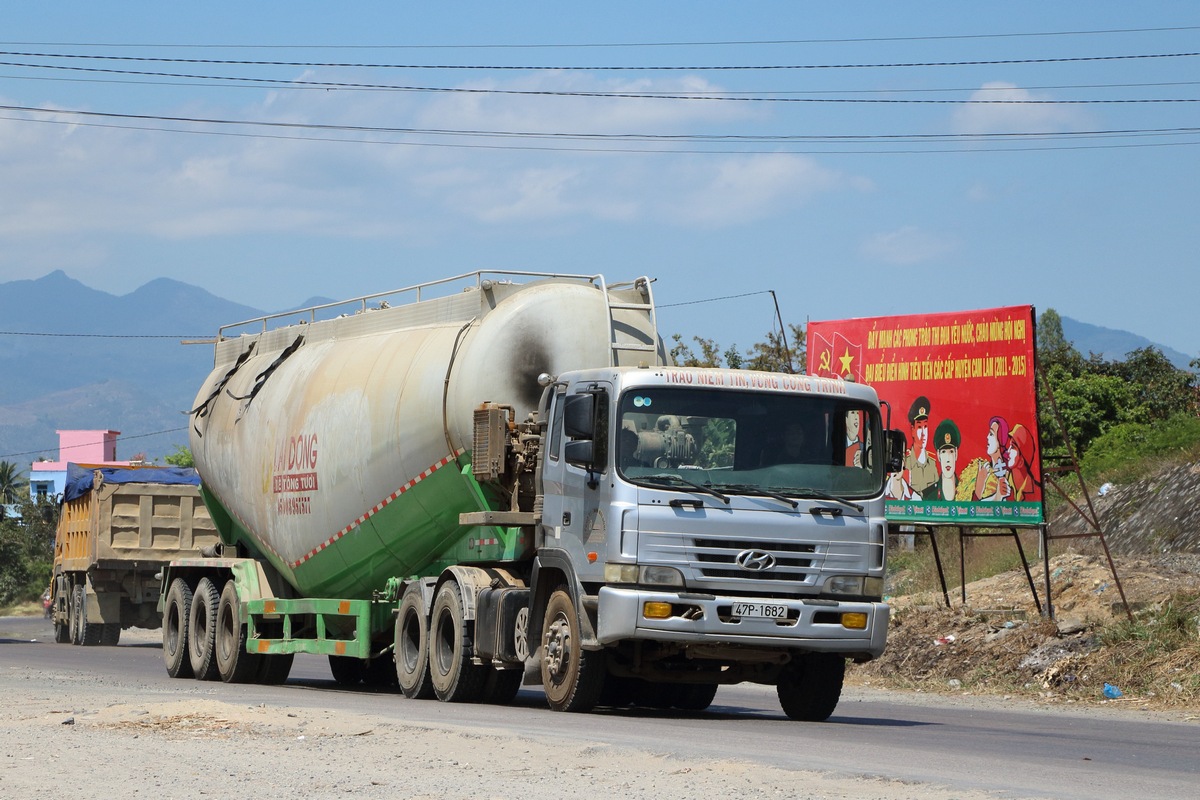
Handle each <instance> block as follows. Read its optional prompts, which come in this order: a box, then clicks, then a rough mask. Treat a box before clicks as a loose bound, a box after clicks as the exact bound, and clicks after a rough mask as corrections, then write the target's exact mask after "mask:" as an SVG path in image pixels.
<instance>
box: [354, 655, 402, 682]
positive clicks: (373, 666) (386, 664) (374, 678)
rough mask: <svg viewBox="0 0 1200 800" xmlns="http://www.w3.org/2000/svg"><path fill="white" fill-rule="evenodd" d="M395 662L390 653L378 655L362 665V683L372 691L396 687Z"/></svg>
mask: <svg viewBox="0 0 1200 800" xmlns="http://www.w3.org/2000/svg"><path fill="white" fill-rule="evenodd" d="M396 678H397V675H396V662H395V660H393V659H392V656H391V654H390V653H385V654H383V655H378V656H375V657H374V658H372V659H371V660H370V661H367V662H366V663H365V664H363V676H362V682H363V684H364V685H366V686H370V687H371V688H373V689H391V688H392V687H394V686H395V685H396Z"/></svg>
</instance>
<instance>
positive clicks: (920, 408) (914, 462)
mask: <svg viewBox="0 0 1200 800" xmlns="http://www.w3.org/2000/svg"><path fill="white" fill-rule="evenodd" d="M908 425H909V429H910V431H911V434H912V447H911V448H909V451H908V454H907V455H906V456H905V457H904V469H905V471H906V472H907V473H908V482H909V486H911V487H912V494H913V497H914V498H924V497H925V492H926V490H929V491H932V488H931V487H932V486H933V485H934V484H935V483H937V479H938V466H937V459H936V458H934V455H933V453H932V452H931V451H930V450H929V398H927V397H925V396H924V395H922V396H920V397H918V398H917V399H916V400H914V401H913V403H912V405H911V406H910V407H909V409H908Z"/></svg>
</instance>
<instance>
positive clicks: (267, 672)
mask: <svg viewBox="0 0 1200 800" xmlns="http://www.w3.org/2000/svg"><path fill="white" fill-rule="evenodd" d="M295 658H296V654H295V653H264V654H263V655H262V666H261V667H260V668H259V671H258V683H261V684H264V685H266V686H275V685H278V684H280V683H284V682H286V681H287V679H288V675H289V674H290V673H291V671H292V661H294V660H295Z"/></svg>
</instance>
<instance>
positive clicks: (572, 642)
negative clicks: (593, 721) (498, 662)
mask: <svg viewBox="0 0 1200 800" xmlns="http://www.w3.org/2000/svg"><path fill="white" fill-rule="evenodd" d="M582 641H583V637H582V636H581V635H580V629H579V615H578V613H577V612H576V610H575V602H574V601H573V600H572V599H571V595H570V593H569V592H567V590H566V589H565V588H559V589H556V590H555V591H554V594H552V595H550V602H549V603H547V604H546V614H545V617H544V618H543V620H542V686H543V688H544V689H545V690H546V701H547V702H548V703H549V704H550V708H552V709H554V710H555V711H575V712H579V711H591V710H592V709H593V708H595V706H596V703H597V702H599V700H600V692H601V691H602V690H603V689H604V671H605V667H604V653H603V652H600V651H591V650H584V649H583V648H582V647H580V646H579V645H580V642H582Z"/></svg>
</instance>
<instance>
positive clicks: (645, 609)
mask: <svg viewBox="0 0 1200 800" xmlns="http://www.w3.org/2000/svg"><path fill="white" fill-rule="evenodd" d="M642 616H643V617H645V618H646V619H667V618H668V617H670V616H671V604H670V603H657V602H654V601H650V602H647V603H643V604H642Z"/></svg>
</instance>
